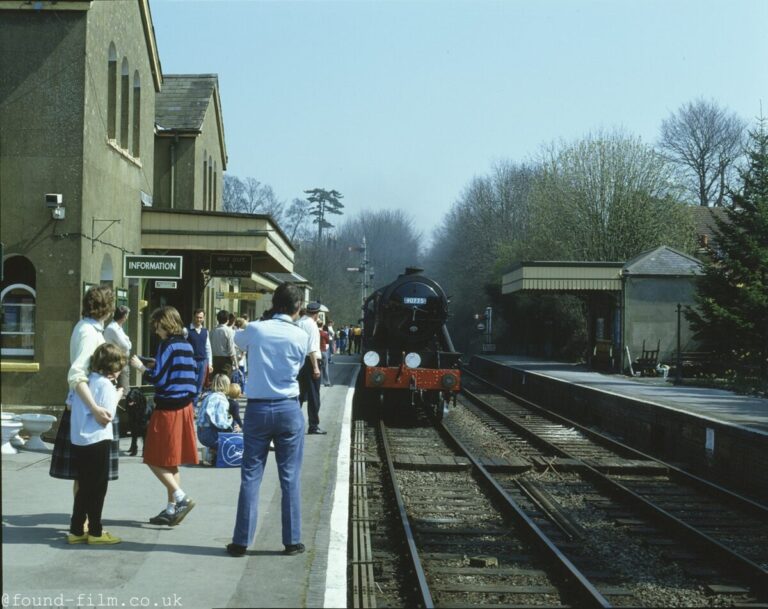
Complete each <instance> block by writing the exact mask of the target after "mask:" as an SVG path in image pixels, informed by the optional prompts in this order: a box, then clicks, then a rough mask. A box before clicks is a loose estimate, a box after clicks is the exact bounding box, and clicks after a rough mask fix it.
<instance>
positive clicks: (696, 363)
mask: <svg viewBox="0 0 768 609" xmlns="http://www.w3.org/2000/svg"><path fill="white" fill-rule="evenodd" d="M670 363H671V364H673V365H674V366H677V365H678V361H677V351H673V352H672V361H671V362H670ZM713 363H714V355H713V354H712V353H710V352H709V351H681V352H680V368H681V370H682V372H686V371H687V372H689V373H694V374H695V373H703V372H709V371H710V370H711V369H712V367H713Z"/></svg>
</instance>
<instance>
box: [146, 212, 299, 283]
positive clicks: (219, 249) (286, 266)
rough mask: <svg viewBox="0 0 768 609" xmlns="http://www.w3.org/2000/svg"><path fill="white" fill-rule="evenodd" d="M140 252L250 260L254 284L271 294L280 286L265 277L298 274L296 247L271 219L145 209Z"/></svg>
mask: <svg viewBox="0 0 768 609" xmlns="http://www.w3.org/2000/svg"><path fill="white" fill-rule="evenodd" d="M141 249H142V252H143V253H152V252H161V253H163V254H164V255H172V254H176V255H190V254H194V255H198V256H210V255H218V256H244V257H248V258H250V264H251V271H252V275H251V276H250V277H249V279H251V280H252V281H253V282H254V283H257V284H259V285H261V286H263V287H265V288H267V289H270V290H273V289H274V288H275V287H276V286H277V283H276V282H274V281H272V280H271V278H268V277H267V276H265V275H264V273H292V272H293V261H294V247H293V245H292V244H291V242H290V240H289V239H288V238H287V237H286V236H285V234H284V233H283V231H282V230H281V229H280V227H279V226H278V225H277V224H275V223H274V221H273V220H272V217H271V216H269V215H253V214H237V213H224V212H213V211H207V212H202V211H199V210H169V209H144V210H142V214H141Z"/></svg>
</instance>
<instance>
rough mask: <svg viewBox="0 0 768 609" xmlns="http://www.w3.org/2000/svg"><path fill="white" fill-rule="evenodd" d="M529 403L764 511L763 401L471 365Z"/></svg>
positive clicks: (532, 366) (615, 378) (550, 365)
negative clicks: (596, 430)
mask: <svg viewBox="0 0 768 609" xmlns="http://www.w3.org/2000/svg"><path fill="white" fill-rule="evenodd" d="M469 364H470V369H472V370H474V371H477V372H479V373H480V374H481V375H482V376H484V377H486V378H489V379H490V380H491V381H492V382H494V383H495V384H497V385H500V386H502V387H504V388H505V389H507V390H508V391H510V392H512V393H513V394H515V395H518V396H520V397H522V398H525V399H527V400H530V401H531V402H533V403H534V404H538V405H541V406H543V407H545V408H548V409H551V410H554V411H556V412H557V413H558V414H560V415H562V416H565V417H567V418H569V419H571V420H573V421H576V422H578V423H581V424H582V425H587V426H594V427H596V428H599V429H601V430H604V431H606V432H608V433H610V434H613V435H614V436H615V437H616V438H618V439H619V440H621V441H623V442H625V443H626V444H629V445H631V446H633V447H634V448H636V449H638V450H641V451H643V452H645V453H648V454H650V455H652V456H654V457H657V458H659V459H662V460H664V461H667V462H670V463H673V464H676V465H678V466H680V467H683V468H685V469H688V470H690V471H693V472H695V473H697V474H699V475H702V476H704V477H707V478H709V479H712V480H715V481H717V482H719V483H721V484H724V485H726V486H729V487H730V488H733V489H735V490H738V491H740V492H742V493H745V494H748V495H750V496H751V497H753V498H755V499H757V500H759V501H761V502H764V503H766V504H768V399H766V398H761V397H752V396H747V395H738V394H736V393H733V392H730V391H725V390H721V389H710V388H704V387H694V386H691V385H674V384H673V383H672V381H671V379H666V380H665V379H663V378H643V377H628V376H623V375H617V374H604V373H600V372H595V371H591V370H589V369H588V368H586V367H585V366H583V365H578V364H567V363H562V362H554V361H545V360H541V359H535V358H529V357H520V356H510V355H483V356H473V357H472V358H471V359H470V362H469Z"/></svg>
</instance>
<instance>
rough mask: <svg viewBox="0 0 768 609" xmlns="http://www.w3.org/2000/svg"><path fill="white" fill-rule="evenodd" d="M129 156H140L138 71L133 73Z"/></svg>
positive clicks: (139, 86)
mask: <svg viewBox="0 0 768 609" xmlns="http://www.w3.org/2000/svg"><path fill="white" fill-rule="evenodd" d="M131 154H132V155H133V156H134V157H135V158H137V159H138V158H139V156H140V154H141V78H140V77H139V71H138V70H136V71H135V72H134V73H133V145H132V146H131Z"/></svg>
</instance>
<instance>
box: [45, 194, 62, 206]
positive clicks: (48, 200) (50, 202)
mask: <svg viewBox="0 0 768 609" xmlns="http://www.w3.org/2000/svg"><path fill="white" fill-rule="evenodd" d="M62 205H64V197H63V196H61V195H60V194H58V193H49V194H47V195H45V206H46V207H49V208H55V207H61V206H62Z"/></svg>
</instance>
